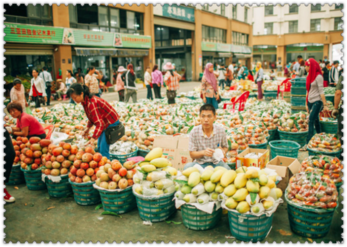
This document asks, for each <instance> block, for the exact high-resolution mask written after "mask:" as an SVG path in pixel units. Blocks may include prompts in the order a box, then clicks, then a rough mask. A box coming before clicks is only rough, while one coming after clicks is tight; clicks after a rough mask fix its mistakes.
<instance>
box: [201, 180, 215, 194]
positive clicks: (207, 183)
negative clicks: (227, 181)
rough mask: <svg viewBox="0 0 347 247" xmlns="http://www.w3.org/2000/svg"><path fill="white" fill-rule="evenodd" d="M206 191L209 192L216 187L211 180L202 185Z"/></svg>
mask: <svg viewBox="0 0 347 247" xmlns="http://www.w3.org/2000/svg"><path fill="white" fill-rule="evenodd" d="M204 187H205V190H206V192H208V193H211V192H213V191H214V189H215V188H216V185H215V184H214V183H212V182H211V181H207V182H206V183H205V185H204Z"/></svg>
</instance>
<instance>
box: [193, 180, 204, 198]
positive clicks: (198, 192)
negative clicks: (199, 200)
mask: <svg viewBox="0 0 347 247" xmlns="http://www.w3.org/2000/svg"><path fill="white" fill-rule="evenodd" d="M204 192H205V187H204V185H203V184H202V183H200V184H198V185H197V186H195V187H194V188H193V189H192V194H194V195H196V196H199V195H201V194H202V193H204Z"/></svg>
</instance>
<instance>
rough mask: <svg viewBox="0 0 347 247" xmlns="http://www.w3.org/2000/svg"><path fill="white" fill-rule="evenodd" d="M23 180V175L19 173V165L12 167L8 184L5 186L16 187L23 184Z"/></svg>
mask: <svg viewBox="0 0 347 247" xmlns="http://www.w3.org/2000/svg"><path fill="white" fill-rule="evenodd" d="M24 183H25V179H24V174H23V172H22V171H21V167H20V164H18V165H13V166H12V169H11V174H10V178H9V180H8V182H7V183H6V185H18V184H24Z"/></svg>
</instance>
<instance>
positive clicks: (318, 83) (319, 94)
mask: <svg viewBox="0 0 347 247" xmlns="http://www.w3.org/2000/svg"><path fill="white" fill-rule="evenodd" d="M305 69H306V71H307V73H308V75H307V77H306V110H307V112H308V114H309V120H308V135H307V140H306V143H308V142H309V141H310V140H311V138H312V136H313V131H314V129H316V132H317V133H321V127H320V123H319V113H320V112H321V111H322V110H323V109H324V111H326V110H328V107H327V102H326V100H325V96H324V87H323V75H322V70H321V68H320V66H319V64H318V62H317V61H316V60H314V59H313V58H310V59H308V60H307V61H306V62H305ZM302 150H303V151H306V150H307V145H305V146H304V147H303V148H302Z"/></svg>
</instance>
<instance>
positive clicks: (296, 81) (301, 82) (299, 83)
mask: <svg viewBox="0 0 347 247" xmlns="http://www.w3.org/2000/svg"><path fill="white" fill-rule="evenodd" d="M290 83H291V84H292V86H294V87H304V88H306V77H298V78H293V79H291V80H290Z"/></svg>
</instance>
